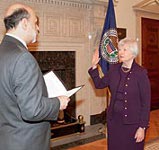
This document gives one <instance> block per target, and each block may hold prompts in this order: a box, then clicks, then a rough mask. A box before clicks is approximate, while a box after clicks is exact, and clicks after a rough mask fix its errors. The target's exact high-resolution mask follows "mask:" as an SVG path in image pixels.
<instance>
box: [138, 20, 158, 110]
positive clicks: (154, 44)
mask: <svg viewBox="0 0 159 150" xmlns="http://www.w3.org/2000/svg"><path fill="white" fill-rule="evenodd" d="M141 22H142V65H143V66H144V67H145V68H147V69H148V75H149V78H150V82H151V94H152V96H151V109H158V108H159V20H154V19H148V18H142V21H141Z"/></svg>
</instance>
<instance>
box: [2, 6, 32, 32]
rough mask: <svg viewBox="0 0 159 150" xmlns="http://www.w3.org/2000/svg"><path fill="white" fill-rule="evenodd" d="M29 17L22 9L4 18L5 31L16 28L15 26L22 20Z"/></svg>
mask: <svg viewBox="0 0 159 150" xmlns="http://www.w3.org/2000/svg"><path fill="white" fill-rule="evenodd" d="M29 17H30V14H29V12H28V11H27V10H26V9H24V8H19V9H17V10H16V11H14V12H13V13H12V14H11V15H10V16H7V17H5V18H4V24H5V28H6V30H7V31H8V30H10V29H13V28H16V26H17V25H18V24H19V22H20V21H21V20H22V19H23V18H26V19H29Z"/></svg>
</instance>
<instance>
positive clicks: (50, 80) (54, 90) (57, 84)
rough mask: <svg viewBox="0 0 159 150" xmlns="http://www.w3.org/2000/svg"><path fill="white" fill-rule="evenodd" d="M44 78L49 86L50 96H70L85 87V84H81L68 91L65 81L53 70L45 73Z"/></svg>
mask: <svg viewBox="0 0 159 150" xmlns="http://www.w3.org/2000/svg"><path fill="white" fill-rule="evenodd" d="M44 80H45V84H46V87H47V92H48V97H49V98H52V97H57V96H68V97H70V96H72V95H73V94H75V93H76V92H77V91H79V90H80V89H81V88H82V87H83V85H81V86H78V87H75V88H73V89H71V90H68V91H67V89H66V88H65V86H64V85H63V83H62V82H61V81H60V80H59V78H58V77H57V76H56V75H55V73H54V72H53V71H50V72H49V73H47V74H45V75H44Z"/></svg>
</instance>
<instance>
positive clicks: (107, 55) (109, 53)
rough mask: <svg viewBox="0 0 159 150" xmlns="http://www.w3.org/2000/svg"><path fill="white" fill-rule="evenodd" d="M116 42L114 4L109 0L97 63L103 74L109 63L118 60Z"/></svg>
mask: <svg viewBox="0 0 159 150" xmlns="http://www.w3.org/2000/svg"><path fill="white" fill-rule="evenodd" d="M117 42H118V34H117V28H116V19H115V12H114V5H113V0H109V3H108V9H107V14H106V18H105V22H104V26H103V31H102V35H101V40H100V45H99V57H100V58H101V59H100V62H99V65H100V67H101V71H102V73H103V74H105V73H106V72H107V71H108V69H109V64H114V63H117V62H118V51H117Z"/></svg>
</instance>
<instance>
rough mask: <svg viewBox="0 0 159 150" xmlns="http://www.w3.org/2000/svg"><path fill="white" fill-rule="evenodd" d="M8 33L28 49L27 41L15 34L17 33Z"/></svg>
mask: <svg viewBox="0 0 159 150" xmlns="http://www.w3.org/2000/svg"><path fill="white" fill-rule="evenodd" d="M6 35H8V36H11V37H13V38H15V39H17V40H18V41H20V42H21V43H22V44H23V45H24V46H25V47H26V48H27V49H28V47H27V44H26V42H25V41H24V40H22V39H20V38H19V37H17V36H15V35H13V34H11V33H6Z"/></svg>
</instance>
